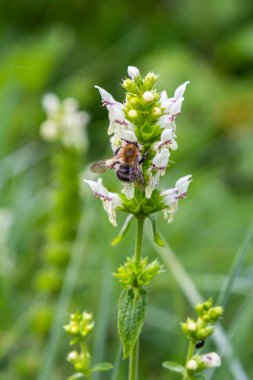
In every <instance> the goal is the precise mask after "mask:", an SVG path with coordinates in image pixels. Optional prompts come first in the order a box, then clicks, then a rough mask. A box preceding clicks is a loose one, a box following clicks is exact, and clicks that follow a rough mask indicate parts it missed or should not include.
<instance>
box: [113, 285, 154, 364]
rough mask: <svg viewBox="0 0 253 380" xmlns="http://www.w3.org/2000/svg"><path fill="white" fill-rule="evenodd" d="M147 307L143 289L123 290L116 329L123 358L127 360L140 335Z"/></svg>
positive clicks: (145, 294)
mask: <svg viewBox="0 0 253 380" xmlns="http://www.w3.org/2000/svg"><path fill="white" fill-rule="evenodd" d="M146 306H147V293H146V291H145V290H144V289H132V288H131V289H124V290H123V292H122V293H121V295H120V299H119V306H118V328H119V335H120V339H121V342H122V345H123V357H124V359H125V358H127V357H128V356H129V355H130V353H131V351H132V349H133V348H134V345H135V343H136V341H137V339H138V337H139V335H140V332H141V329H142V326H143V322H144V318H145V311H146Z"/></svg>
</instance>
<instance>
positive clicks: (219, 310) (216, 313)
mask: <svg viewBox="0 0 253 380" xmlns="http://www.w3.org/2000/svg"><path fill="white" fill-rule="evenodd" d="M223 312H224V309H223V307H222V306H216V307H213V308H212V309H210V310H209V313H208V316H209V318H210V321H212V322H215V321H216V320H217V319H219V318H220V317H221V316H222V314H223Z"/></svg>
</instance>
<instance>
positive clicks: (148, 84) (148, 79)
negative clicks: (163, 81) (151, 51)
mask: <svg viewBox="0 0 253 380" xmlns="http://www.w3.org/2000/svg"><path fill="white" fill-rule="evenodd" d="M157 79H158V75H156V74H154V73H152V72H150V73H148V74H147V75H146V76H145V78H144V82H143V83H144V87H145V88H146V89H147V90H151V89H152V88H153V86H154V84H155V82H156V81H157Z"/></svg>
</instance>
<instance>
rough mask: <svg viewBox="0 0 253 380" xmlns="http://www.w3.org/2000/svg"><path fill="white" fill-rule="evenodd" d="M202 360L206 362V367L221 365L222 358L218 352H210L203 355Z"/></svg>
mask: <svg viewBox="0 0 253 380" xmlns="http://www.w3.org/2000/svg"><path fill="white" fill-rule="evenodd" d="M201 361H202V362H204V363H205V365H206V368H213V367H219V366H220V365H221V359H220V357H219V355H218V354H216V352H210V353H209V354H205V355H203V356H201Z"/></svg>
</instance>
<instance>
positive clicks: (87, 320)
mask: <svg viewBox="0 0 253 380" xmlns="http://www.w3.org/2000/svg"><path fill="white" fill-rule="evenodd" d="M94 324H95V323H94V321H93V316H92V314H91V313H87V312H86V311H84V312H83V313H79V312H76V313H73V314H71V315H70V320H69V323H68V324H67V325H65V326H63V328H64V330H65V331H66V332H67V333H68V335H70V336H71V338H72V339H71V341H70V346H72V345H73V344H78V345H79V347H80V349H79V351H77V350H74V351H71V352H70V353H69V354H68V356H67V360H68V362H69V363H71V364H72V366H73V368H74V370H75V371H76V372H75V374H74V375H72V376H70V377H69V378H68V380H73V379H83V378H87V379H90V376H91V374H92V373H93V372H96V371H108V370H110V369H111V368H112V367H113V366H112V365H111V364H110V363H99V364H97V365H96V366H95V367H93V368H91V367H90V364H91V355H90V352H89V350H88V348H87V346H86V337H87V335H88V334H89V333H90V332H91V331H92V329H93V327H94Z"/></svg>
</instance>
